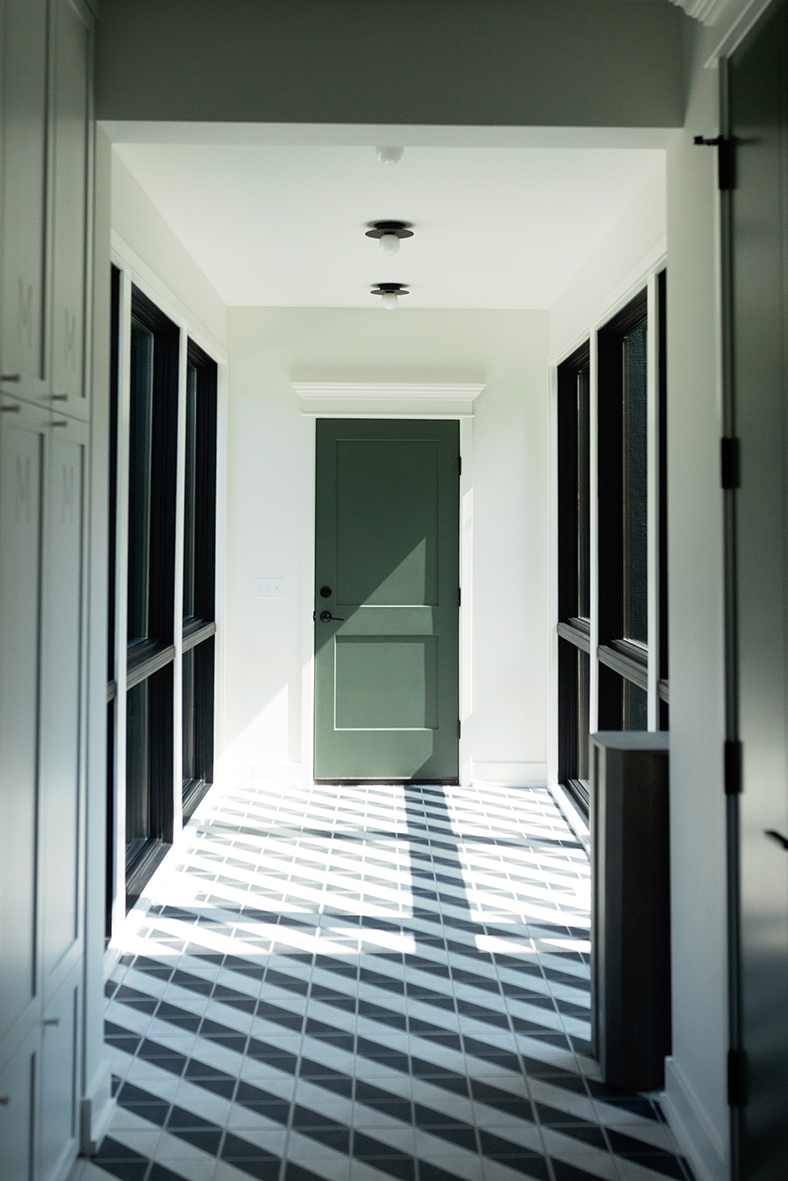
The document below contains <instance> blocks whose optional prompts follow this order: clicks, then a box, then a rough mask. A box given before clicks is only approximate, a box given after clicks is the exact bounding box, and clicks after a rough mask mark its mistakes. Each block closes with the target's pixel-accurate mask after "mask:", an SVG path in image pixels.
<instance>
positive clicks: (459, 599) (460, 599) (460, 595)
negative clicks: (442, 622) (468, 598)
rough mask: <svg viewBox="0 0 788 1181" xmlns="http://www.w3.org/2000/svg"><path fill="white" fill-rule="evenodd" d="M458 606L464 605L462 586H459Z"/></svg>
mask: <svg viewBox="0 0 788 1181" xmlns="http://www.w3.org/2000/svg"><path fill="white" fill-rule="evenodd" d="M457 606H458V607H461V606H462V587H461V586H458V587H457Z"/></svg>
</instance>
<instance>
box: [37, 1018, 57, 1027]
mask: <svg viewBox="0 0 788 1181" xmlns="http://www.w3.org/2000/svg"><path fill="white" fill-rule="evenodd" d="M41 1024H42V1025H60V1018H59V1017H45V1018H44V1020H43V1021H42V1022H41Z"/></svg>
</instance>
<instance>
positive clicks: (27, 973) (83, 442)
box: [0, 0, 93, 1181]
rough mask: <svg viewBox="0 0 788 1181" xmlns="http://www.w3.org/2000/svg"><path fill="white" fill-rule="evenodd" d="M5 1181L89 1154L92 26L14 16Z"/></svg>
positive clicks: (60, 1171) (8, 216)
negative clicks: (85, 1039) (85, 1144)
mask: <svg viewBox="0 0 788 1181" xmlns="http://www.w3.org/2000/svg"><path fill="white" fill-rule="evenodd" d="M0 22H2V24H1V25H0V100H1V103H2V106H1V108H0V231H1V232H0V1178H2V1179H3V1181H63V1178H65V1176H66V1175H67V1173H68V1171H69V1169H70V1167H71V1164H72V1163H73V1159H74V1157H75V1155H76V1152H77V1148H78V1142H79V1110H80V1098H81V1086H82V1071H81V1061H80V1054H81V1045H82V1032H81V1023H82V1020H83V1015H82V1002H81V997H82V985H83V979H84V957H85V930H84V913H85V898H84V891H85V882H84V866H85V848H86V832H85V808H86V801H85V791H86V785H85V749H86V724H87V719H86V710H85V702H86V684H85V671H84V670H85V668H86V647H87V639H86V618H85V595H86V584H87V570H88V562H87V553H86V541H87V510H88V488H87V480H88V473H89V470H90V465H89V408H90V400H89V392H90V385H89V379H88V378H89V374H88V356H89V345H90V341H89V332H88V326H89V322H90V318H89V316H88V314H87V309H88V298H89V282H88V277H89V275H90V267H91V258H90V240H91V233H90V231H91V223H92V209H91V191H92V180H91V175H92V110H91V93H92V75H91V62H92V43H93V19H92V16H91V13H90V10H89V8H88V7H86V6H84V5H83V4H82V3H81V2H80V0H0Z"/></svg>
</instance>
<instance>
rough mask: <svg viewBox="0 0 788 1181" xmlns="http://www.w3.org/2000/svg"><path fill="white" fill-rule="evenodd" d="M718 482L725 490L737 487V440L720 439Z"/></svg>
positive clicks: (731, 438)
mask: <svg viewBox="0 0 788 1181" xmlns="http://www.w3.org/2000/svg"><path fill="white" fill-rule="evenodd" d="M720 483H721V484H722V487H723V489H725V490H726V491H727V490H728V489H731V488H738V487H739V440H738V439H737V438H735V437H727V436H726V437H725V438H722V439H720Z"/></svg>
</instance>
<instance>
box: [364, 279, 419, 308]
mask: <svg viewBox="0 0 788 1181" xmlns="http://www.w3.org/2000/svg"><path fill="white" fill-rule="evenodd" d="M372 294H373V295H379V296H380V297H381V300H380V302H381V304H382V305H383V307H384V308H385V309H386V311H387V312H391V311H393V310H394V308H395V307H397V305H398V304H399V296H400V295H410V292H409V291H408V289H407V288H406V287H405V286H404V284H402V283H378V285H377V287H373V288H372Z"/></svg>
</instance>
